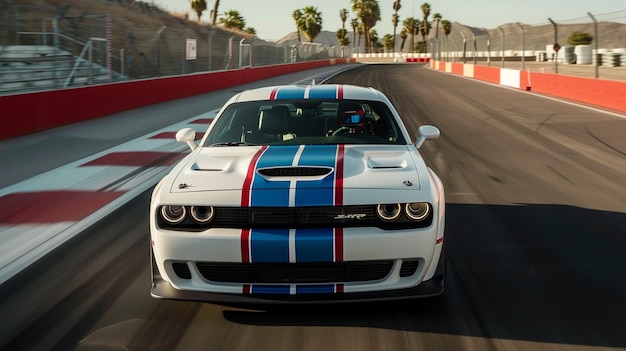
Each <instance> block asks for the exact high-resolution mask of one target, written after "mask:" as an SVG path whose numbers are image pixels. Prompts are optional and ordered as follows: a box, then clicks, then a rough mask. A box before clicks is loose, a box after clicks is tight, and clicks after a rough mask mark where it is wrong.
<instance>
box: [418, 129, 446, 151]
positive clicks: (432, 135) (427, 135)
mask: <svg viewBox="0 0 626 351" xmlns="http://www.w3.org/2000/svg"><path fill="white" fill-rule="evenodd" d="M417 134H419V137H418V138H417V141H415V147H416V148H418V149H419V148H420V147H421V146H422V144H424V142H425V141H426V140H435V139H438V138H439V136H440V135H441V132H440V131H439V128H437V127H435V126H429V125H425V126H421V127H419V129H418V130H417Z"/></svg>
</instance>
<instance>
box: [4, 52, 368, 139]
mask: <svg viewBox="0 0 626 351" xmlns="http://www.w3.org/2000/svg"><path fill="white" fill-rule="evenodd" d="M352 62H356V61H355V60H354V59H343V58H339V59H328V60H319V61H310V62H300V63H293V64H285V65H274V66H263V67H253V68H243V69H239V70H229V71H219V72H208V73H200V74H193V75H185V76H173V77H165V78H156V79H145V80H134V81H128V82H121V83H113V84H106V85H96V86H89V87H81V88H70V89H63V90H52V91H44V92H33V93H26V94H17V95H6V96H0V120H1V125H2V127H1V128H0V140H4V139H9V138H15V137H18V136H23V135H26V134H30V133H35V132H38V131H42V130H46V129H50V128H55V127H59V126H63V125H66V124H71V123H76V122H82V121H86V120H90V119H94V118H98V117H102V116H107V115H111V114H114V113H117V112H121V111H126V110H130V109H134V108H138V107H142V106H147V105H152V104H156V103H160V102H165V101H170V100H176V99H180V98H185V97H189V96H193V95H198V94H204V93H209V92H212V91H217V90H221V89H225V88H229V87H233V86H237V85H242V84H246V83H250V82H254V81H258V80H262V79H267V78H271V77H275V76H279V75H283V74H289V73H294V72H298V71H303V70H307V69H312V68H318V67H323V66H329V65H335V64H345V63H352Z"/></svg>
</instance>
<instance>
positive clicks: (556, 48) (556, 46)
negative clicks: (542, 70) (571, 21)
mask: <svg viewBox="0 0 626 351" xmlns="http://www.w3.org/2000/svg"><path fill="white" fill-rule="evenodd" d="M548 21H550V23H552V25H553V26H554V46H553V49H554V71H555V73H559V48H560V47H561V46H560V45H559V35H558V28H557V25H556V23H555V22H554V21H553V20H552V18H548Z"/></svg>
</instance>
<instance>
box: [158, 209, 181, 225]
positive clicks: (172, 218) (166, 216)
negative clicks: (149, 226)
mask: <svg viewBox="0 0 626 351" xmlns="http://www.w3.org/2000/svg"><path fill="white" fill-rule="evenodd" d="M186 214H187V210H185V206H178V205H168V206H163V207H161V217H163V220H165V221H166V222H167V223H170V224H178V223H180V222H182V221H183V220H184V219H185V215H186Z"/></svg>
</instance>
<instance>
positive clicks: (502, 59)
mask: <svg viewBox="0 0 626 351" xmlns="http://www.w3.org/2000/svg"><path fill="white" fill-rule="evenodd" d="M498 29H499V30H500V32H502V49H501V50H500V53H501V54H502V55H501V56H502V57H501V62H502V64H501V66H502V68H504V44H505V41H504V29H502V27H498Z"/></svg>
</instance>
